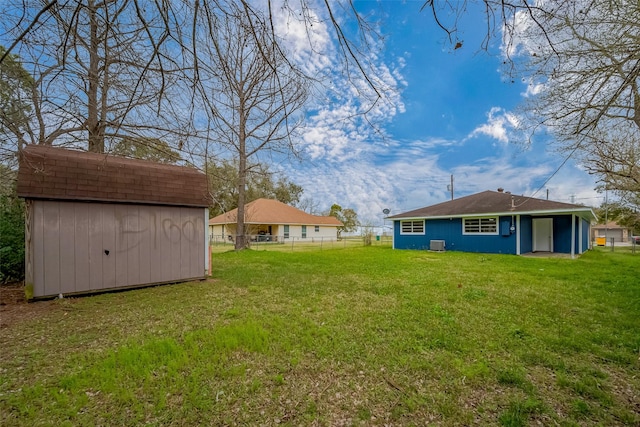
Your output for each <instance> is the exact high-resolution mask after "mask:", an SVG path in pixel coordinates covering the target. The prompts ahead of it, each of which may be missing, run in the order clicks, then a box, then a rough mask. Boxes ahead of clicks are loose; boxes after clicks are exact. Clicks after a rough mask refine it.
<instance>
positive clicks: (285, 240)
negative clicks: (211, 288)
mask: <svg viewBox="0 0 640 427" xmlns="http://www.w3.org/2000/svg"><path fill="white" fill-rule="evenodd" d="M235 238H236V236H227V237H226V238H223V237H221V236H210V239H209V247H210V248H211V252H212V253H217V252H226V251H230V250H233V249H234V248H235ZM246 241H247V243H248V244H249V248H250V249H253V250H258V251H280V252H282V251H288V252H291V251H322V250H329V249H345V248H349V247H358V246H373V245H375V246H391V244H392V241H393V238H392V237H391V236H388V235H367V234H365V235H361V236H345V237H341V238H339V239H338V238H335V237H307V238H301V237H293V236H290V237H285V236H273V235H269V234H256V235H247V236H246Z"/></svg>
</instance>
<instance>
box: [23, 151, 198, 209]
mask: <svg viewBox="0 0 640 427" xmlns="http://www.w3.org/2000/svg"><path fill="white" fill-rule="evenodd" d="M19 160H20V169H19V171H18V188H17V190H18V195H19V196H21V197H25V198H31V199H56V200H60V199H61V200H87V201H89V200H91V201H108V202H126V203H143V204H157V205H172V206H196V207H206V206H209V192H208V187H207V177H206V175H205V174H203V173H201V172H198V171H197V170H195V169H192V168H188V167H183V166H175V165H165V164H159V163H154V162H150V161H146V160H135V159H127V158H124V157H117V156H112V155H107V154H99V153H89V152H86V151H76V150H67V149H63V148H59V147H48V146H42V145H28V146H26V147H25V148H24V149H22V150H21V151H20V156H19Z"/></svg>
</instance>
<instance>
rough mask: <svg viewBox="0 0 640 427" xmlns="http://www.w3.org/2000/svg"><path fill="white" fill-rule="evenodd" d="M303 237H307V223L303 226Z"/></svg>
mask: <svg viewBox="0 0 640 427" xmlns="http://www.w3.org/2000/svg"><path fill="white" fill-rule="evenodd" d="M302 238H303V239H306V238H307V226H306V225H303V226H302Z"/></svg>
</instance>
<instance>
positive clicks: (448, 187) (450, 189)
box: [447, 174, 453, 200]
mask: <svg viewBox="0 0 640 427" xmlns="http://www.w3.org/2000/svg"><path fill="white" fill-rule="evenodd" d="M447 190H449V191H451V200H453V174H452V175H451V184H449V185H447Z"/></svg>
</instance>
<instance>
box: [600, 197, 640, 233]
mask: <svg viewBox="0 0 640 427" xmlns="http://www.w3.org/2000/svg"><path fill="white" fill-rule="evenodd" d="M595 214H596V215H597V216H598V223H600V224H605V223H606V222H607V221H614V222H616V223H617V224H619V225H621V226H623V227H626V228H628V229H629V230H631V233H632V234H633V235H634V236H637V235H640V212H639V211H638V210H636V209H634V208H632V207H629V206H627V205H625V204H623V203H620V202H614V203H609V204H606V203H603V204H602V205H601V206H600V207H599V208H596V209H595Z"/></svg>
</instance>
